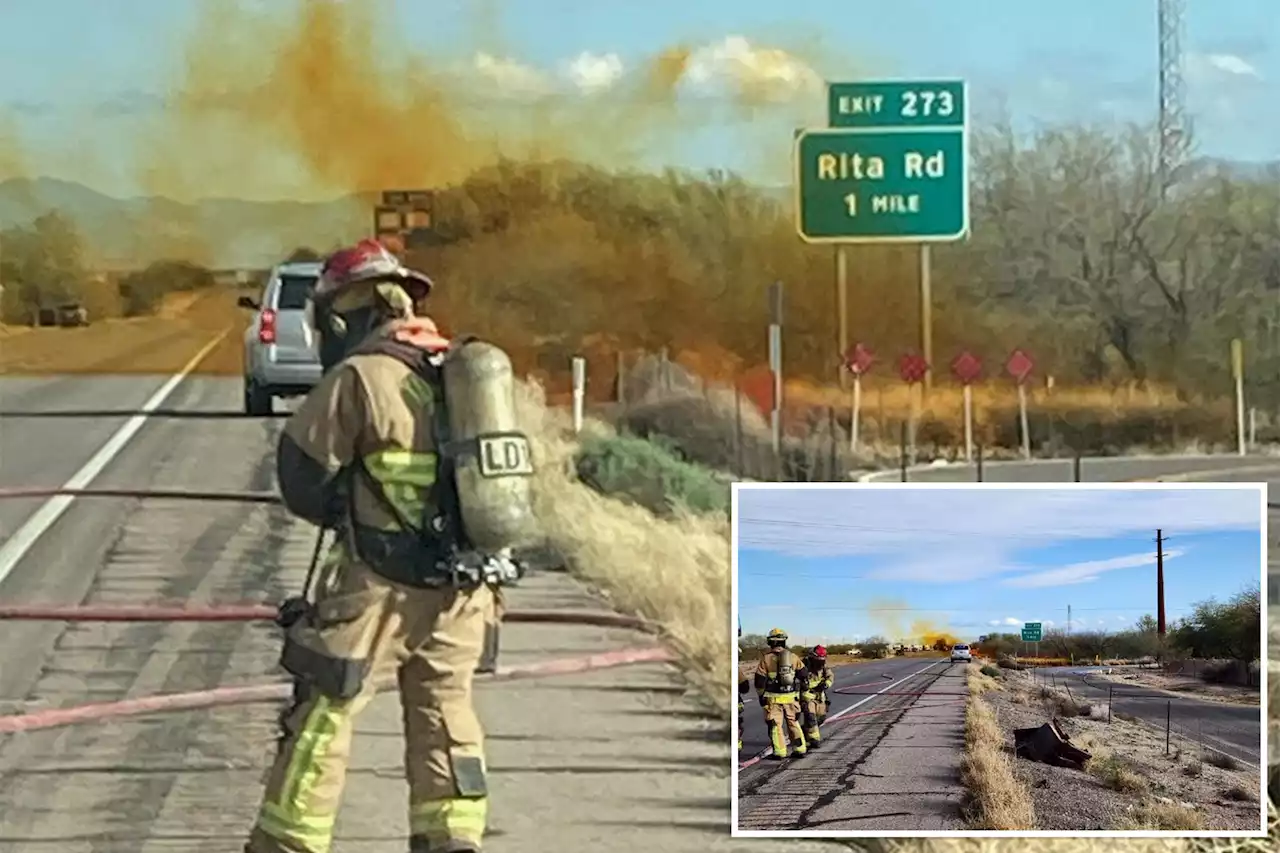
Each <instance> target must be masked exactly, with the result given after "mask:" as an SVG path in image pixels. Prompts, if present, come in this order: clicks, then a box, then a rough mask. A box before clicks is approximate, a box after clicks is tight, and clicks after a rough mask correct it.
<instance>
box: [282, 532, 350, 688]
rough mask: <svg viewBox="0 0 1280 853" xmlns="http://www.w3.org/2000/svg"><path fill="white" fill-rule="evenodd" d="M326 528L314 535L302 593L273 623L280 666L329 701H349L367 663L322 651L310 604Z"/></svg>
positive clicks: (286, 603)
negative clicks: (280, 638) (279, 636)
mask: <svg viewBox="0 0 1280 853" xmlns="http://www.w3.org/2000/svg"><path fill="white" fill-rule="evenodd" d="M325 532H326V531H325V529H324V528H321V529H320V532H319V533H318V534H317V535H316V544H315V549H314V551H313V552H312V554H311V565H310V566H309V567H308V568H307V577H306V580H305V581H303V584H302V594H301V595H297V596H293V597H290V598H286V599H285V600H284V601H283V602H281V603H280V606H279V608H277V611H276V619H275V622H276V624H277V625H279V626H280V627H281V628H282V629H283V630H284V645H283V647H282V648H281V649H280V666H281V668H283V669H284V671H285V672H287V673H289V674H290V675H292V676H293V677H294V678H296V679H298V680H299V681H302V682H305V683H306V685H307V686H308V687H311V688H314V689H315V690H318V691H319V692H320V693H322V694H324V695H325V696H328V697H329V698H331V699H338V700H344V701H345V700H348V699H354V698H355V697H356V696H359V695H360V691H361V690H362V689H363V688H364V682H365V679H367V678H368V676H369V670H370V668H371V667H370V662H369V661H368V660H365V659H353V658H343V657H335V656H333V655H330V654H328V653H326V652H324V651H322V649H323V648H324V644H323V642H322V641H321V639H320V632H319V631H318V630H317V629H316V627H315V618H316V607H315V605H314V604H313V603H312V602H311V600H310V596H311V585H312V582H313V581H314V580H315V573H316V568H317V567H318V566H319V563H320V554H321V552H322V550H323V548H324V535H325Z"/></svg>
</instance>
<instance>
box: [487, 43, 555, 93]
mask: <svg viewBox="0 0 1280 853" xmlns="http://www.w3.org/2000/svg"><path fill="white" fill-rule="evenodd" d="M472 66H473V69H474V71H475V72H476V73H477V74H478V75H479V76H480V77H481V78H483V79H484V80H487V81H488V82H490V83H492V84H494V85H495V86H496V87H498V88H499V89H501V90H503V92H504V93H506V94H510V95H517V96H519V95H545V94H548V93H550V92H551V91H552V90H553V89H554V88H555V82H554V81H553V80H552V79H551V77H550V75H548V74H547V73H546V72H545V71H542V70H540V69H538V68H534V67H532V66H529V65H525V64H524V63H522V62H518V61H516V60H514V59H507V58H505V57H501V56H493V55H492V54H488V53H477V54H476V55H475V56H474V57H473V58H472Z"/></svg>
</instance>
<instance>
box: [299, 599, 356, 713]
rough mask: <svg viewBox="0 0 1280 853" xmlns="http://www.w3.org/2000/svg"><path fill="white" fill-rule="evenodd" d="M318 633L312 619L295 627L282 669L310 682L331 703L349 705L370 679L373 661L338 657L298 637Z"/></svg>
mask: <svg viewBox="0 0 1280 853" xmlns="http://www.w3.org/2000/svg"><path fill="white" fill-rule="evenodd" d="M315 630H316V629H315V628H313V627H311V625H310V620H309V619H308V620H305V621H300V622H297V623H295V624H294V626H293V627H292V628H290V629H289V630H288V631H286V632H285V638H284V648H283V649H282V650H281V652H280V665H281V666H282V667H284V670H285V671H286V672H288V673H289V674H290V675H292V676H293V677H295V678H298V679H301V680H303V681H306V682H307V683H308V684H309V685H311V686H312V687H314V688H315V689H316V690H318V691H320V692H321V693H323V694H324V695H325V696H328V697H329V698H330V699H339V700H343V701H345V700H348V699H354V698H356V697H357V696H359V695H360V691H361V690H363V689H364V683H365V680H366V679H367V678H368V677H369V669H370V666H369V660H368V659H367V658H366V659H358V660H357V659H354V658H342V657H334V656H333V655H330V654H327V653H325V652H322V651H320V650H319V649H317V648H315V647H314V646H311V645H309V644H307V643H306V642H304V641H302V638H301V637H299V636H297V633H306V632H313V633H314V632H315ZM295 632H297V633H295Z"/></svg>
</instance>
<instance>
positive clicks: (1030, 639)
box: [1022, 622, 1041, 643]
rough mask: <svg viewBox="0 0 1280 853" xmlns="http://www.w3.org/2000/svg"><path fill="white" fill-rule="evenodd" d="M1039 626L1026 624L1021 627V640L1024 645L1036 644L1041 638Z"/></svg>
mask: <svg viewBox="0 0 1280 853" xmlns="http://www.w3.org/2000/svg"><path fill="white" fill-rule="evenodd" d="M1040 629H1041V625H1040V623H1039V622H1027V623H1026V624H1025V625H1023V626H1022V640H1023V642H1026V643H1038V642H1040V636H1041V630H1040Z"/></svg>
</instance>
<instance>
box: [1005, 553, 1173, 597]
mask: <svg viewBox="0 0 1280 853" xmlns="http://www.w3.org/2000/svg"><path fill="white" fill-rule="evenodd" d="M1185 553H1186V549H1181V550H1179V549H1172V550H1169V551H1165V552H1164V558H1165V560H1171V559H1173V558H1174V557H1180V556H1182V555H1183V554H1185ZM1155 561H1156V555H1155V554H1152V553H1150V552H1144V553H1142V554H1128V555H1126V556H1123V557H1111V558H1109V559H1106V560H1089V561H1088V562H1084V563H1072V564H1071V565H1069V566H1063V567H1061V568H1058V569H1049V570H1047V571H1041V572H1032V573H1031V574H1026V575H1018V576H1016V577H1011V578H1006V579H1005V580H1003V581H1002V583H1003V584H1004V585H1005V586H1018V587H1024V588H1035V587H1042V586H1066V585H1068V584H1076V583H1089V582H1091V581H1096V580H1097V579H1098V576H1099V575H1101V574H1103V573H1105V572H1114V571H1116V570H1117V569H1136V568H1138V567H1140V566H1150V565H1153V564H1154V563H1155Z"/></svg>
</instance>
